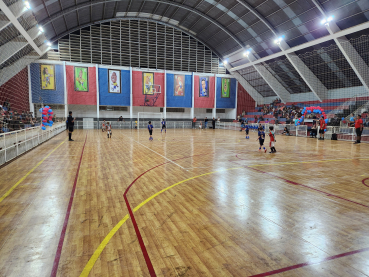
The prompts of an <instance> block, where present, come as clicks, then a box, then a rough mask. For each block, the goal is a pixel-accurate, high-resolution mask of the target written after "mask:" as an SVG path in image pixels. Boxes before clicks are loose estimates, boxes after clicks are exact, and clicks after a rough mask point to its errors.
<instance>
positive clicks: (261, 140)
mask: <svg viewBox="0 0 369 277" xmlns="http://www.w3.org/2000/svg"><path fill="white" fill-rule="evenodd" d="M264 139H265V133H264V131H263V129H262V128H259V131H258V138H257V140H259V144H260V146H259V151H261V147H263V149H264V153H266V151H267V150H266V148H265V147H264V146H263V145H264Z"/></svg>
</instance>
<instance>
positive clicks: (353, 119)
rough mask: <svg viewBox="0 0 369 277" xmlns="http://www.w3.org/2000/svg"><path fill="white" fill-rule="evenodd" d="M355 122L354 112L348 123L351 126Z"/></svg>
mask: <svg viewBox="0 0 369 277" xmlns="http://www.w3.org/2000/svg"><path fill="white" fill-rule="evenodd" d="M354 124H355V117H354V114H353V113H352V114H351V115H350V121H349V123H348V125H349V126H353V125H354Z"/></svg>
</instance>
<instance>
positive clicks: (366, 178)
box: [361, 178, 369, 187]
mask: <svg viewBox="0 0 369 277" xmlns="http://www.w3.org/2000/svg"><path fill="white" fill-rule="evenodd" d="M366 180H369V178H365V179H364V180H362V181H361V182H363V185H364V186H367V187H369V185H367V184H365V181H366Z"/></svg>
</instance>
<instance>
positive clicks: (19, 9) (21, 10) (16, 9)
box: [0, 0, 28, 31]
mask: <svg viewBox="0 0 369 277" xmlns="http://www.w3.org/2000/svg"><path fill="white" fill-rule="evenodd" d="M9 10H10V11H11V13H13V14H14V16H15V18H19V17H20V16H22V15H23V14H25V13H26V12H27V11H28V10H27V9H26V8H25V7H24V4H23V1H20V0H18V1H17V2H15V3H13V4H12V5H10V6H9ZM0 13H3V12H1V11H0ZM10 24H12V23H11V22H10V20H9V21H7V22H6V23H5V24H3V25H2V26H0V31H1V30H3V29H5V28H6V27H8V26H9V25H10Z"/></svg>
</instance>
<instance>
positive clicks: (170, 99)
mask: <svg viewBox="0 0 369 277" xmlns="http://www.w3.org/2000/svg"><path fill="white" fill-rule="evenodd" d="M166 92H167V107H168V108H191V107H192V75H185V95H184V96H174V74H167V84H166Z"/></svg>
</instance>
